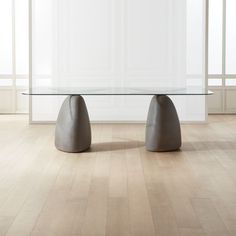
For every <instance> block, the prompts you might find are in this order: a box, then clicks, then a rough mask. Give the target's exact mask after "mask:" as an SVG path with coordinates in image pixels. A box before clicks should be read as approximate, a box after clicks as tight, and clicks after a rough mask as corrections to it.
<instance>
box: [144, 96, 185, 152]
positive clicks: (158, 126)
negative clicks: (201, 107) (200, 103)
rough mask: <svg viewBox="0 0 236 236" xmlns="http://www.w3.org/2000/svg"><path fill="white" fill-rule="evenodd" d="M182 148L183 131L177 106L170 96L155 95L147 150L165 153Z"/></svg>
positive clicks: (150, 112) (149, 114) (148, 131)
mask: <svg viewBox="0 0 236 236" xmlns="http://www.w3.org/2000/svg"><path fill="white" fill-rule="evenodd" d="M180 147H181V130H180V123H179V118H178V115H177V112H176V109H175V106H174V104H173V102H172V101H171V99H170V98H169V97H168V96H165V95H155V96H154V97H153V98H152V101H151V104H150V107H149V111H148V118H147V124H146V149H147V150H148V151H153V152H155V151H156V152H164V151H174V150H178V149H179V148H180Z"/></svg>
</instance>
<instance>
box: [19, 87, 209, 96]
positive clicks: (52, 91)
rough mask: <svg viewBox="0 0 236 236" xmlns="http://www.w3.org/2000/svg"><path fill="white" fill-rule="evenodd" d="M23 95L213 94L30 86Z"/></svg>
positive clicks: (195, 89)
mask: <svg viewBox="0 0 236 236" xmlns="http://www.w3.org/2000/svg"><path fill="white" fill-rule="evenodd" d="M23 94H24V95H211V94H213V93H212V92H211V91H209V90H208V89H206V88H202V87H179V88H177V87H175V88H170V87H165V88H164V87H143V88H134V87H133V88H129V87H116V88H114V87H112V88H109V87H107V88H104V87H97V88H92V87H91V88H83V87H74V88H72V87H68V88H59V87H58V88H57V87H35V88H31V89H29V90H28V91H26V92H23Z"/></svg>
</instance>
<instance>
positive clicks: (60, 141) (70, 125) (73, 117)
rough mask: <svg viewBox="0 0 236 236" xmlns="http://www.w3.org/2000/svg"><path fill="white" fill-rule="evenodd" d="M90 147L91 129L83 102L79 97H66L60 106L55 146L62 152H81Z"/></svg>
mask: <svg viewBox="0 0 236 236" xmlns="http://www.w3.org/2000/svg"><path fill="white" fill-rule="evenodd" d="M90 145H91V128H90V121H89V115H88V111H87V108H86V104H85V101H84V99H83V97H82V96H80V95H71V96H68V97H67V98H66V99H65V101H64V103H63V104H62V106H61V110H60V112H59V115H58V118H57V123H56V131H55V146H56V148H57V149H59V150H61V151H64V152H82V151H85V150H86V149H88V148H89V147H90Z"/></svg>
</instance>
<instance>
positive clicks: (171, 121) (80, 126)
mask: <svg viewBox="0 0 236 236" xmlns="http://www.w3.org/2000/svg"><path fill="white" fill-rule="evenodd" d="M211 94H213V93H212V92H211V91H209V90H208V89H207V88H202V87H175V88H167V87H166V88H157V87H147V88H127V87H119V88H118V87H117V88H100V87H99V88H82V87H73V88H65V87H63V88H59V87H58V88H56V87H33V88H30V89H29V90H28V91H26V92H23V95H30V96H36V95H37V96H45V95H52V96H61V95H63V96H65V95H66V96H67V98H66V99H65V101H64V102H63V104H62V106H61V109H60V111H59V114H58V118H57V122H56V129H55V146H56V148H57V149H58V150H61V151H64V152H72V153H77V152H83V151H86V150H87V149H89V148H90V146H91V126H90V120H89V115H88V111H87V107H86V103H85V100H84V99H83V96H93V95H96V96H99V95H103V96H111V95H113V96H119V95H132V96H137V95H139V96H140V95H143V96H146V95H152V96H153V97H152V100H151V103H150V106H149V111H148V116H147V122H146V136H145V145H146V149H147V150H148V151H153V152H163V151H175V150H178V149H180V147H181V145H182V141H181V128H180V122H179V118H178V114H177V111H176V108H175V106H174V103H173V102H172V100H171V99H170V97H169V96H180V95H182V96H183V95H185V96H190V95H191V96H195V95H201V96H206V95H211Z"/></svg>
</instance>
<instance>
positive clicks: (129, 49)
mask: <svg viewBox="0 0 236 236" xmlns="http://www.w3.org/2000/svg"><path fill="white" fill-rule="evenodd" d="M32 45H33V46H32V85H33V86H41V85H49V86H62V87H63V86H67V87H68V86H72V87H76V86H82V87H85V86H86V87H95V86H101V87H102V86H106V87H108V86H110V87H114V86H117V87H122V86H128V87H131V86H135V87H154V86H156V87H158V86H165V87H166V86H172V87H173V86H174V87H184V86H186V85H200V86H204V85H205V54H204V51H205V48H204V47H205V0H178V1H176V0H32ZM63 99H64V98H62V97H53V98H52V97H33V101H32V120H33V121H54V120H55V119H56V117H57V113H58V110H59V108H60V104H61V102H62V100H63ZM150 99H151V98H150V97H148V96H140V97H137V96H133V97H132V96H111V97H106V96H105V97H104V96H100V97H98V96H96V97H86V101H87V105H88V109H89V114H90V118H91V120H95V121H101V120H102V121H106V120H110V121H112V120H113V121H114V120H115V121H117V120H120V121H129V120H133V121H144V120H146V116H147V110H148V106H149V102H150ZM174 101H175V104H176V106H177V109H178V112H179V115H180V119H181V120H184V121H203V120H204V119H205V98H204V97H199V96H198V97H186V96H183V97H175V98H174ZM193 104H194V106H193Z"/></svg>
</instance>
